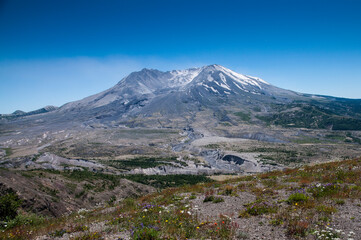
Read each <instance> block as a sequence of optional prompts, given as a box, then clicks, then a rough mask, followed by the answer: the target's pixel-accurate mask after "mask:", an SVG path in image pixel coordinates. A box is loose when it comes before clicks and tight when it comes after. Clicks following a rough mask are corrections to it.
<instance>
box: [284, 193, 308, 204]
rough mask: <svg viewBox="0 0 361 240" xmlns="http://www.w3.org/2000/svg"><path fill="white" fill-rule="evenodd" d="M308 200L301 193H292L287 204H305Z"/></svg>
mask: <svg viewBox="0 0 361 240" xmlns="http://www.w3.org/2000/svg"><path fill="white" fill-rule="evenodd" d="M308 199H309V197H308V196H307V195H306V194H304V193H302V192H295V193H292V194H291V195H290V196H289V197H288V199H287V203H289V204H294V203H305V202H307V201H308Z"/></svg>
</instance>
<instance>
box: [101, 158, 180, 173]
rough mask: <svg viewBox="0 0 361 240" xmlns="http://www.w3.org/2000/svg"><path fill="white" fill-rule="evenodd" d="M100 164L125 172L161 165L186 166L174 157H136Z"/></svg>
mask: <svg viewBox="0 0 361 240" xmlns="http://www.w3.org/2000/svg"><path fill="white" fill-rule="evenodd" d="M102 163H104V164H106V165H109V166H112V167H114V168H117V169H125V170H130V169H133V168H154V167H158V166H162V165H173V164H172V163H179V164H181V165H182V166H187V164H186V163H185V162H182V161H178V160H177V158H176V157H136V158H132V159H126V160H108V161H102Z"/></svg>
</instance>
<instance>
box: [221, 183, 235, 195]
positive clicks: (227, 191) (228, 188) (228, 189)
mask: <svg viewBox="0 0 361 240" xmlns="http://www.w3.org/2000/svg"><path fill="white" fill-rule="evenodd" d="M233 190H234V187H233V186H230V185H227V186H226V187H225V188H224V192H223V194H224V195H227V196H229V195H232V193H233Z"/></svg>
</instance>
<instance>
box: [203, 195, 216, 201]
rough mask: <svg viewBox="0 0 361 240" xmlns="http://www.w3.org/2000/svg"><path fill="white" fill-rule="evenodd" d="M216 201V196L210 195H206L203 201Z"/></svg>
mask: <svg viewBox="0 0 361 240" xmlns="http://www.w3.org/2000/svg"><path fill="white" fill-rule="evenodd" d="M213 201H214V196H213V195H210V196H206V197H205V198H204V200H203V202H213Z"/></svg>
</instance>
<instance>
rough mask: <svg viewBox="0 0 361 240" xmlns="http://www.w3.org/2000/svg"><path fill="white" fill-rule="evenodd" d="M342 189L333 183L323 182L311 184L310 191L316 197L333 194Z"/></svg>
mask: <svg viewBox="0 0 361 240" xmlns="http://www.w3.org/2000/svg"><path fill="white" fill-rule="evenodd" d="M339 190H340V186H339V185H336V184H332V183H327V184H321V183H318V184H316V185H313V186H311V187H310V188H309V189H308V192H310V193H311V194H312V196H313V197H314V198H322V197H327V196H332V195H334V194H336V193H337V192H338V191H339Z"/></svg>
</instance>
